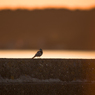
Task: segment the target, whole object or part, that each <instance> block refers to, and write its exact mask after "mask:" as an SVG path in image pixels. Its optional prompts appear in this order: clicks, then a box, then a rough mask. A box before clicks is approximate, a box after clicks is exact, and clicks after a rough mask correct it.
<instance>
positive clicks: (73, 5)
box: [0, 0, 95, 10]
mask: <svg viewBox="0 0 95 95" xmlns="http://www.w3.org/2000/svg"><path fill="white" fill-rule="evenodd" d="M94 7H95V0H0V9H17V8H19V9H23V8H24V9H30V10H31V9H43V8H67V9H91V8H94Z"/></svg>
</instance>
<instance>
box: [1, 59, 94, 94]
mask: <svg viewBox="0 0 95 95" xmlns="http://www.w3.org/2000/svg"><path fill="white" fill-rule="evenodd" d="M94 88H95V59H0V95H17V94H18V95H20V94H21V95H23V94H31V95H95V91H94Z"/></svg>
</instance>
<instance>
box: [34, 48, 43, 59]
mask: <svg viewBox="0 0 95 95" xmlns="http://www.w3.org/2000/svg"><path fill="white" fill-rule="evenodd" d="M42 54H43V51H42V49H39V51H38V52H37V53H36V54H35V55H34V56H33V57H32V59H34V58H35V57H40V56H41V55H42Z"/></svg>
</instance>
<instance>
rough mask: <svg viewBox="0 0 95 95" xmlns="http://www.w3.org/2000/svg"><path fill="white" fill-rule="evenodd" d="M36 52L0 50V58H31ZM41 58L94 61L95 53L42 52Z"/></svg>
mask: <svg viewBox="0 0 95 95" xmlns="http://www.w3.org/2000/svg"><path fill="white" fill-rule="evenodd" d="M37 51H38V50H0V58H32V57H33V56H34V55H35V53H36V52H37ZM41 58H73V59H77V58H78V59H80V58H81V59H94V58H95V51H70V50H43V55H42V56H41Z"/></svg>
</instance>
